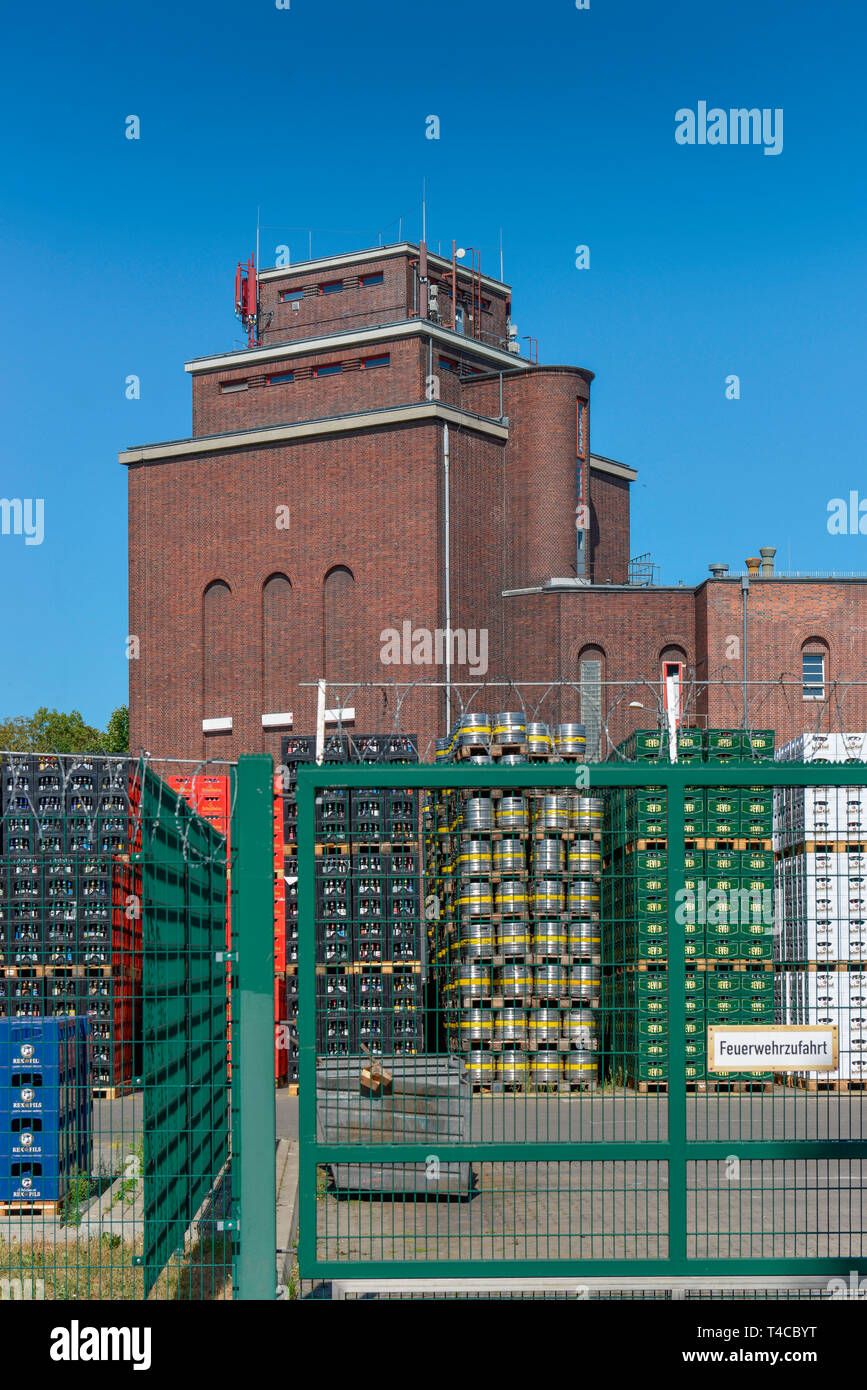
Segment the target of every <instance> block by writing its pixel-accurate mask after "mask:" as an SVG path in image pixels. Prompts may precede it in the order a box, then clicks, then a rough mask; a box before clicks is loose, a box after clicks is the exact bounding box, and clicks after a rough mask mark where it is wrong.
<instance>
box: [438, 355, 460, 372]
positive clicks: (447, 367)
mask: <svg viewBox="0 0 867 1390" xmlns="http://www.w3.org/2000/svg"><path fill="white" fill-rule="evenodd" d="M457 370H458V364H457V362H455V361H454V359H453V358H451V357H441V358H440V371H443V372H456V371H457Z"/></svg>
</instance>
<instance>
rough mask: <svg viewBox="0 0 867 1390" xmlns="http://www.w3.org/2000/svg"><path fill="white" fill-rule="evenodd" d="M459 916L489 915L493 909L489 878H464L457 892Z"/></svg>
mask: <svg viewBox="0 0 867 1390" xmlns="http://www.w3.org/2000/svg"><path fill="white" fill-rule="evenodd" d="M458 908H459V910H460V914H461V917H463V918H467V917H490V915H491V913H492V912H493V909H494V900H493V897H492V895H491V884H490V880H489V879H484V878H483V879H478V880H475V879H473V880H470V879H464V880H463V881H462V883H461V886H460V890H459V892H458Z"/></svg>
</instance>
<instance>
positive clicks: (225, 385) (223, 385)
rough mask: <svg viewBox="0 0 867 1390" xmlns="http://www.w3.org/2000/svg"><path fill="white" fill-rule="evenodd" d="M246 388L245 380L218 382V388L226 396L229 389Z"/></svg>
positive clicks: (243, 389) (241, 389)
mask: <svg viewBox="0 0 867 1390" xmlns="http://www.w3.org/2000/svg"><path fill="white" fill-rule="evenodd" d="M246 389H247V383H246V381H221V382H220V390H221V391H222V393H223V395H224V396H227V395H228V394H229V392H230V391H246Z"/></svg>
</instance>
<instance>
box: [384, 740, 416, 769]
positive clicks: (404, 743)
mask: <svg viewBox="0 0 867 1390" xmlns="http://www.w3.org/2000/svg"><path fill="white" fill-rule="evenodd" d="M384 757H385V761H386V762H389V763H417V762H418V734H392V735H391V736H390V737H389V739H388V741H387V743H386V747H385V753H384Z"/></svg>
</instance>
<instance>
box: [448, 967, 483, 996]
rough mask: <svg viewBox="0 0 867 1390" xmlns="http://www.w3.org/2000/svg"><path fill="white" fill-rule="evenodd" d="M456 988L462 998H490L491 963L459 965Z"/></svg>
mask: <svg viewBox="0 0 867 1390" xmlns="http://www.w3.org/2000/svg"><path fill="white" fill-rule="evenodd" d="M455 990H456V993H457V994H458V995H460V996H461V997H462V998H469V999H490V997H491V968H490V966H489V965H460V966H458V971H457V978H456V979H455Z"/></svg>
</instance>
